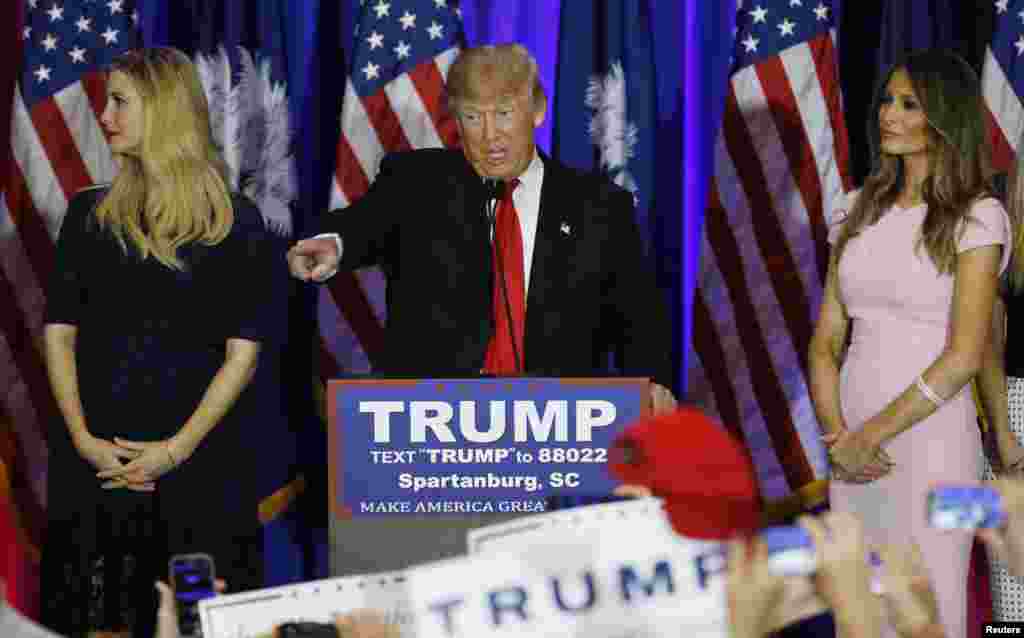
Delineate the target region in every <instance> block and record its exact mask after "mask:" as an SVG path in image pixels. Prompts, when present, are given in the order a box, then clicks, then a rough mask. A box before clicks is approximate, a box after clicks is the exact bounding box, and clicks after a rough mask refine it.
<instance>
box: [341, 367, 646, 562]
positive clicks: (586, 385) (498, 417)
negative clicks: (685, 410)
mask: <svg viewBox="0 0 1024 638" xmlns="http://www.w3.org/2000/svg"><path fill="white" fill-rule="evenodd" d="M649 388H650V382H649V380H648V379H642V378H622V377H614V378H571V379H570V378H561V379H559V378H530V377H515V378H495V379H412V380H396V379H354V380H332V381H330V382H329V383H328V385H327V394H328V396H327V400H328V423H329V431H328V480H329V482H330V484H329V486H328V487H329V489H328V499H329V502H328V511H329V519H330V521H329V524H330V529H329V533H330V565H331V567H330V569H331V575H332V576H347V575H353V574H365V573H373V572H381V571H391V570H399V569H404V568H406V567H409V566H410V565H414V564H418V563H423V562H427V561H433V560H439V559H442V558H449V557H452V556H458V555H462V554H465V553H466V534H467V532H468V531H469V530H471V529H474V528H477V527H481V526H484V525H491V524H494V523H497V522H504V521H509V520H512V519H516V518H519V517H522V516H525V515H528V514H534V513H539V512H543V511H545V510H546V509H547V508H548V507H549V504H550V502H551V500H552V499H551V497H555V496H558V497H565V496H570V497H571V496H581V497H583V496H597V495H604V494H608V493H609V492H611V490H612V489H613V488H614V486H615V485H616V482H615V481H614V479H613V478H612V477H611V475H610V474H609V473H608V472H607V469H606V466H607V463H608V460H609V454H612V453H613V450H611V444H612V441H613V440H614V439H615V437H616V436H617V435H618V434H619V433H620V432H621V431H622V430H623V429H624V428H625V427H626V426H627V425H628V424H629V423H631V422H633V421H635V420H636V419H638V418H640V417H641V416H644V415H645V414H647V413H648V412H649V411H650V389H649Z"/></svg>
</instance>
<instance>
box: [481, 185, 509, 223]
mask: <svg viewBox="0 0 1024 638" xmlns="http://www.w3.org/2000/svg"><path fill="white" fill-rule="evenodd" d="M483 184H484V196H485V199H486V202H487V203H486V207H487V219H489V220H491V222H492V223H493V221H494V213H495V210H496V207H497V205H498V202H500V201H501V198H502V197H504V196H505V182H503V181H502V180H500V179H498V178H496V177H485V178H483Z"/></svg>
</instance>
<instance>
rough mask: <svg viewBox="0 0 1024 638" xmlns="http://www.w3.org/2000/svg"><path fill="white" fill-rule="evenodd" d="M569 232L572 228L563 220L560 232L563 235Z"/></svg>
mask: <svg viewBox="0 0 1024 638" xmlns="http://www.w3.org/2000/svg"><path fill="white" fill-rule="evenodd" d="M571 232H572V229H571V228H569V224H566V223H565V222H562V234H563V235H568V234H569V233H571Z"/></svg>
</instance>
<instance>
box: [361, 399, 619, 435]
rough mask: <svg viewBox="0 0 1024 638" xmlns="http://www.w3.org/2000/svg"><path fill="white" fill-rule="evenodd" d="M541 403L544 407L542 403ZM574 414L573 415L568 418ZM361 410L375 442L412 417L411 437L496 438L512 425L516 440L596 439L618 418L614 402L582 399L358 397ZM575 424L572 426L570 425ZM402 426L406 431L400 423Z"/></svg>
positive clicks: (409, 427) (409, 424) (410, 425)
mask: <svg viewBox="0 0 1024 638" xmlns="http://www.w3.org/2000/svg"><path fill="white" fill-rule="evenodd" d="M538 406H540V407H538ZM570 406H571V407H572V411H571V414H572V416H573V417H575V418H574V419H570ZM359 412H360V414H368V415H371V417H372V420H373V440H374V442H375V443H390V442H391V434H392V427H391V426H392V425H393V424H395V423H402V424H405V423H408V432H409V441H410V442H411V443H426V442H427V440H428V437H427V433H428V432H429V433H430V440H431V441H438V442H441V443H456V442H458V441H459V440H460V439H459V438H458V436H457V434H458V435H461V437H462V438H461V440H463V441H469V442H472V443H494V442H496V441H499V440H501V439H502V437H504V436H505V434H506V432H508V431H509V429H510V426H511V433H512V440H513V441H515V442H517V443H524V442H527V441H540V442H545V441H556V442H569V441H593V440H594V430H596V429H598V428H604V427H607V426H609V425H611V424H612V423H614V422H615V417H616V410H615V404H613V403H611V402H610V401H603V400H598V399H586V400H579V401H566V400H554V401H529V400H521V401H520V400H516V401H360V402H359ZM570 430H571V431H570ZM399 431H403V432H404V431H406V430H405V428H404V427H403V428H401V430H399Z"/></svg>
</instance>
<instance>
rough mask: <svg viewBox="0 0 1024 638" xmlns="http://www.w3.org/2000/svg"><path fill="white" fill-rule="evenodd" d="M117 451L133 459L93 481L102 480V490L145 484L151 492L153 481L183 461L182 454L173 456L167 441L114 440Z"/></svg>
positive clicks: (101, 474) (153, 485) (97, 474)
mask: <svg viewBox="0 0 1024 638" xmlns="http://www.w3.org/2000/svg"><path fill="white" fill-rule="evenodd" d="M114 443H116V444H117V446H118V447H120V448H123V449H125V450H128V451H130V452H132V453H133V454H134V455H135V457H134V458H133V459H132V460H131V461H130V462H128V463H126V464H124V465H121V466H120V467H116V468H111V469H107V470H102V471H100V472H97V473H96V477H97V478H100V479H105V480H106V482H105V483H103V485H102V486H101V487H103V488H104V489H113V488H118V487H129V486H131V485H134V484H148V485H150V486H152V487H150V491H152V490H153V489H156V485H155V481H156V480H157V479H158V478H160V477H161V476H163V475H165V474H167V473H168V472H170V471H171V470H173V469H174V468H175V467H177V466H178V465H180V464H181V462H182V461H184V456H183V455H182V453H181V452H177V453H175V452H172V451H171V443H170V440H169V439H165V440H160V441H129V440H127V439H122V438H119V437H115V438H114Z"/></svg>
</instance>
